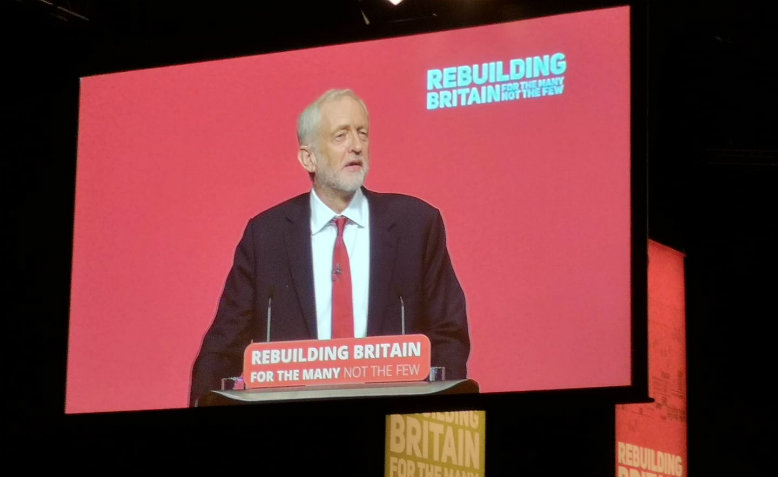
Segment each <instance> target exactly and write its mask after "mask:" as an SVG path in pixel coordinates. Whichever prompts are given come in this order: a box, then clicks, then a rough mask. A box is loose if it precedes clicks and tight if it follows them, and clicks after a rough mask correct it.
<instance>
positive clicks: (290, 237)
mask: <svg viewBox="0 0 778 477" xmlns="http://www.w3.org/2000/svg"><path fill="white" fill-rule="evenodd" d="M300 197H301V199H300V200H298V201H295V202H294V205H295V206H294V207H292V208H290V210H289V213H288V214H287V217H286V218H287V223H286V224H285V225H286V228H285V231H284V234H285V238H286V253H287V259H288V260H289V269H290V271H291V274H292V281H293V282H294V287H295V291H296V293H297V299H298V301H299V303H300V309H301V310H302V315H303V319H304V320H305V325H306V326H307V328H308V333H309V335H310V337H311V338H314V339H315V338H316V336H317V327H316V301H315V300H316V299H315V294H314V287H313V265H312V263H313V260H312V258H311V253H312V252H311V219H310V217H311V205H310V199H309V196H308V194H303V195H302V196H300Z"/></svg>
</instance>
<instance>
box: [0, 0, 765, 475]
mask: <svg viewBox="0 0 778 477" xmlns="http://www.w3.org/2000/svg"><path fill="white" fill-rule="evenodd" d="M611 3H613V2H577V1H572V0H568V1H546V2H542V1H535V0H533V1H520V0H516V1H510V0H469V1H468V0H430V1H425V2H423V1H420V0H406V1H405V3H404V4H402V5H401V7H399V8H391V7H389V6H388V5H386V2H385V1H383V0H361V1H360V0H322V1H317V2H306V3H304V4H303V3H298V2H265V1H255V2H237V1H221V2H216V1H211V2H194V1H183V0H171V1H162V0H157V1H155V0H139V1H131V0H93V1H89V0H72V1H65V0H3V1H2V6H1V7H0V27H1V28H0V42H2V46H3V50H2V52H3V57H4V60H5V68H4V74H3V76H4V85H5V93H6V94H5V95H4V105H3V108H2V115H3V119H4V121H3V124H5V125H6V126H5V128H4V133H5V134H4V136H5V138H4V140H3V154H2V158H3V161H2V162H3V165H2V167H3V169H2V170H3V173H2V176H3V177H2V180H3V194H4V198H5V199H6V200H5V203H6V204H7V205H8V206H9V207H8V208H7V209H6V210H7V211H8V212H7V215H6V218H5V220H4V225H6V226H8V227H9V230H13V231H14V232H13V233H11V234H9V235H8V236H7V237H6V239H7V240H8V241H9V245H8V246H7V247H6V251H7V253H6V254H4V264H5V265H4V269H5V271H6V275H7V276H9V277H10V278H11V279H12V280H11V281H12V283H13V286H12V287H11V288H10V289H9V290H8V292H9V294H10V297H11V298H12V299H11V300H8V302H9V303H11V304H12V306H11V308H10V309H9V313H10V315H11V316H15V317H18V316H29V317H30V319H28V320H26V321H23V322H22V321H19V320H16V321H14V323H15V324H14V325H13V327H12V329H11V330H9V333H10V334H9V336H13V337H16V338H19V339H21V340H22V341H24V342H30V343H34V344H35V345H37V346H39V347H40V346H52V347H54V348H55V349H61V350H64V346H65V339H64V338H63V336H66V327H67V309H68V283H69V271H70V243H71V240H72V202H73V196H74V190H73V184H74V176H75V138H76V119H77V115H78V78H79V77H80V76H83V75H88V74H94V73H101V72H109V71H118V70H126V69H132V68H140V67H149V66H155V65H162V64H170V63H186V62H191V61H199V60H205V59H211V58H222V57H230V56H240V55H243V54H253V53H262V52H267V51H278V50H283V49H294V48H300V47H307V46H314V45H323V44H332V43H338V42H343V41H353V40H360V39H369V38H379V37H385V36H391V35H397V34H407V33H415V32H420V31H430V30H436V29H442V28H446V27H451V26H467V25H474V24H480V23H485V22H493V21H497V20H500V19H515V18H520V17H522V16H526V15H529V16H531V15H533V14H535V13H536V12H539V11H543V12H550V11H554V10H558V11H562V10H567V9H570V8H577V7H579V6H582V5H584V6H597V5H609V4H611ZM636 3H637V4H638V5H639V6H641V7H643V6H645V8H646V11H647V16H646V18H647V23H646V25H647V26H646V41H645V42H643V40H642V39H641V38H637V39H636V40H637V41H638V42H640V43H645V46H647V55H646V57H645V64H644V65H638V67H639V68H641V70H644V71H645V76H644V80H645V82H646V85H647V88H646V96H647V101H646V105H647V110H646V125H647V128H646V131H645V137H646V146H647V157H648V174H647V180H648V211H647V212H648V214H647V219H648V230H649V236H650V238H652V239H655V240H658V241H660V242H663V243H665V244H667V245H670V246H672V247H675V248H677V249H680V250H681V251H683V252H684V253H686V256H687V263H686V266H687V315H688V341H689V345H688V353H689V354H688V361H689V389H690V391H689V393H690V396H689V399H690V401H689V402H690V409H689V420H690V460H691V461H692V462H693V465H694V473H695V474H697V475H760V473H761V472H760V471H761V469H765V468H766V467H760V462H762V463H764V462H769V461H771V457H772V443H771V442H770V443H769V444H768V440H769V439H768V435H771V436H772V435H774V432H773V431H772V430H771V429H768V428H767V426H768V424H767V423H774V422H775V420H774V416H775V411H774V410H773V407H774V406H773V405H772V403H771V400H770V397H771V395H769V394H765V392H766V387H767V385H768V384H769V380H768V379H769V375H772V372H771V371H769V370H770V369H772V366H771V364H770V363H771V362H772V359H771V358H772V353H770V352H769V350H770V349H772V348H773V347H774V345H773V341H774V340H773V338H772V336H771V335H770V334H768V333H766V332H765V331H766V327H767V325H766V322H767V321H768V320H772V319H774V317H775V316H778V313H777V312H776V306H775V303H774V298H773V297H774V295H775V289H776V284H777V283H776V279H775V271H776V268H775V265H776V261H775V258H776V253H775V246H776V243H777V240H778V235H777V234H776V223H777V222H778V221H777V220H776V218H775V216H776V213H775V210H776V208H775V204H776V203H778V200H776V199H777V198H778V197H776V196H777V195H778V194H776V191H778V187H777V184H776V171H777V170H778V159H777V158H778V152H777V151H778V134H776V124H778V81H777V80H776V78H777V77H778V69H777V67H776V64H777V63H778V62H777V61H776V59H778V51H776V50H777V49H778V48H777V47H778V36H777V35H778V7H776V5H777V3H776V2H761V1H748V0H728V1H714V2H710V1H684V2H678V1H658V0H655V1H648V2H636ZM6 196H7V197H6ZM6 281H8V280H6ZM52 330H53V331H52ZM22 338H23V339H22ZM17 354H19V353H17ZM20 356H22V358H24V357H26V358H25V359H31V360H33V359H32V358H31V355H30V353H29V352H26V353H25V352H22V353H21V354H20ZM33 361H34V360H33ZM43 364H46V365H49V366H50V367H54V368H62V366H63V365H62V363H61V359H55V360H53V361H50V362H46V363H43ZM29 371H31V370H29V369H20V370H18V371H14V373H15V374H13V375H12V378H11V382H14V383H16V382H22V381H23V380H25V379H26V378H27V377H28V376H27V374H28V372H29ZM766 401H770V402H766ZM21 403H22V401H19V402H16V404H18V405H20V407H21V408H23V409H27V408H28V407H30V408H31V409H35V412H39V411H40V410H41V409H48V410H49V412H54V413H57V412H60V411H59V403H58V402H55V403H53V404H52V402H51V399H50V397H49V398H46V397H38V398H35V397H29V396H28V397H27V398H25V400H24V401H23V403H24V405H21ZM35 412H33V411H29V412H27V413H26V414H25V413H23V414H22V415H23V416H26V418H30V417H31V416H32V415H33V414H34V413H35ZM44 415H45V412H44ZM768 449H770V450H768ZM711 456H715V458H713V457H711ZM762 465H763V464H762Z"/></svg>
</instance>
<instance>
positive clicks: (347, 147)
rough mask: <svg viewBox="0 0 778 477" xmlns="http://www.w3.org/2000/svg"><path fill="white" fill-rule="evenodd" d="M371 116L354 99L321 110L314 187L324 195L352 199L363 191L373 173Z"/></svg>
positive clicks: (341, 99) (335, 101)
mask: <svg viewBox="0 0 778 477" xmlns="http://www.w3.org/2000/svg"><path fill="white" fill-rule="evenodd" d="M369 126H370V125H369V122H368V117H367V112H366V111H365V109H364V108H363V107H362V105H361V104H360V103H359V102H358V101H357V100H356V99H354V98H352V97H351V96H341V97H339V98H336V99H333V100H330V101H327V102H326V103H324V104H323V105H322V106H321V124H320V128H319V136H318V143H317V145H316V148H315V150H314V155H315V156H316V160H315V163H316V166H315V171H314V173H315V175H314V185H315V186H316V188H317V192H321V193H324V194H332V193H335V194H337V195H344V194H346V195H350V194H353V193H354V192H356V190H357V189H359V188H360V187H362V184H363V183H364V182H365V177H366V176H367V171H368V169H369V164H370V162H369V154H368V146H369V142H368V130H369Z"/></svg>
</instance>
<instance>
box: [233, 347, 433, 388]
mask: <svg viewBox="0 0 778 477" xmlns="http://www.w3.org/2000/svg"><path fill="white" fill-rule="evenodd" d="M431 353H432V351H431V345H430V340H429V338H427V336H426V335H423V334H415V335H392V336H371V337H368V338H339V339H332V340H304V341H276V342H270V343H252V344H250V345H248V346H247V347H246V351H245V352H244V354H243V381H244V383H245V386H246V389H254V388H270V387H282V386H307V385H317V384H347V383H382V382H398V381H422V380H424V379H426V378H427V376H428V375H429V372H430V359H431Z"/></svg>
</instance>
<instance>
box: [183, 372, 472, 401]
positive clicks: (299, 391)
mask: <svg viewBox="0 0 778 477" xmlns="http://www.w3.org/2000/svg"><path fill="white" fill-rule="evenodd" d="M478 390H479V388H478V383H477V382H476V381H474V380H472V379H455V380H449V381H432V382H428V381H414V382H393V383H366V384H335V385H321V386H298V387H279V388H263V389H246V390H226V391H211V392H210V393H208V394H206V395H205V396H203V397H202V398H200V400H199V401H198V403H197V406H198V407H208V406H234V405H245V404H255V403H262V402H265V403H267V402H273V403H280V402H295V401H317V400H328V399H347V398H370V397H374V398H379V397H396V396H432V395H445V394H475V393H478Z"/></svg>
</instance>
